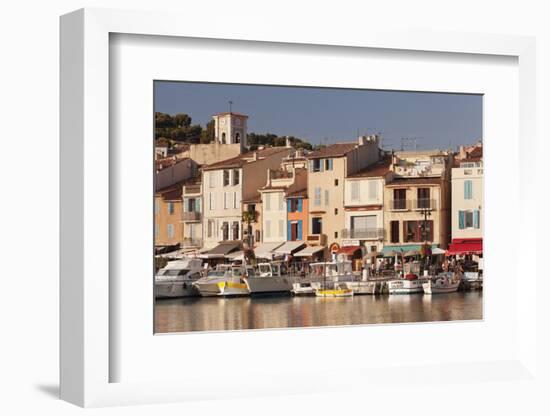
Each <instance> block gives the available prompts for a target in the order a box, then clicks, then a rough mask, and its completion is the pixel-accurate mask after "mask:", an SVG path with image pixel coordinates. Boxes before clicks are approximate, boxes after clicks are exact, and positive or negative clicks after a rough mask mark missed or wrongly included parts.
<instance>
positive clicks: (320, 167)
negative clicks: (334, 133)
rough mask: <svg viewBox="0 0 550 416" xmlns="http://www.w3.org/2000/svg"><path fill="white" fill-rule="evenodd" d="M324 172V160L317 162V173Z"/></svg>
mask: <svg viewBox="0 0 550 416" xmlns="http://www.w3.org/2000/svg"><path fill="white" fill-rule="evenodd" d="M324 170H325V159H320V160H319V172H322V171H324Z"/></svg>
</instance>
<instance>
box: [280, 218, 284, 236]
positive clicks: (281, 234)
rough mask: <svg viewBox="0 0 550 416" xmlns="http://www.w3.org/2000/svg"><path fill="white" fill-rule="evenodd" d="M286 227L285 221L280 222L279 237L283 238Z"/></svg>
mask: <svg viewBox="0 0 550 416" xmlns="http://www.w3.org/2000/svg"><path fill="white" fill-rule="evenodd" d="M284 227H285V222H284V221H283V220H279V237H283V233H284Z"/></svg>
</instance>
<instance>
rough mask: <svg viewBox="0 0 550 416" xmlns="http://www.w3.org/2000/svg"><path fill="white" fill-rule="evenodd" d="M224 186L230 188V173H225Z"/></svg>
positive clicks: (225, 171) (226, 171)
mask: <svg viewBox="0 0 550 416" xmlns="http://www.w3.org/2000/svg"><path fill="white" fill-rule="evenodd" d="M223 186H229V171H228V170H224V171H223Z"/></svg>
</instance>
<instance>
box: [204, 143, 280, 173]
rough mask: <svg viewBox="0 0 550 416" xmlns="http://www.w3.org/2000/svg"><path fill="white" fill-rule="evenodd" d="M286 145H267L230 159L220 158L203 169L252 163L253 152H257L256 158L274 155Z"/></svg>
mask: <svg viewBox="0 0 550 416" xmlns="http://www.w3.org/2000/svg"><path fill="white" fill-rule="evenodd" d="M287 150H288V147H282V146H280V147H268V148H265V149H261V150H255V151H253V152H247V153H243V154H241V155H238V156H235V157H232V158H230V159H226V160H222V161H220V162H216V163H212V164H211V165H208V166H204V167H203V170H216V169H224V168H240V167H242V166H243V165H245V164H247V163H252V162H254V160H251V159H252V158H253V157H254V153H257V156H258V160H259V159H262V158H265V157H268V156H271V155H274V154H276V153H280V152H283V151H287Z"/></svg>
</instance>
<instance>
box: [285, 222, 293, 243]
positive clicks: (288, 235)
mask: <svg viewBox="0 0 550 416" xmlns="http://www.w3.org/2000/svg"><path fill="white" fill-rule="evenodd" d="M286 239H287V241H290V240H291V239H292V224H291V223H290V222H287V223H286Z"/></svg>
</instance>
